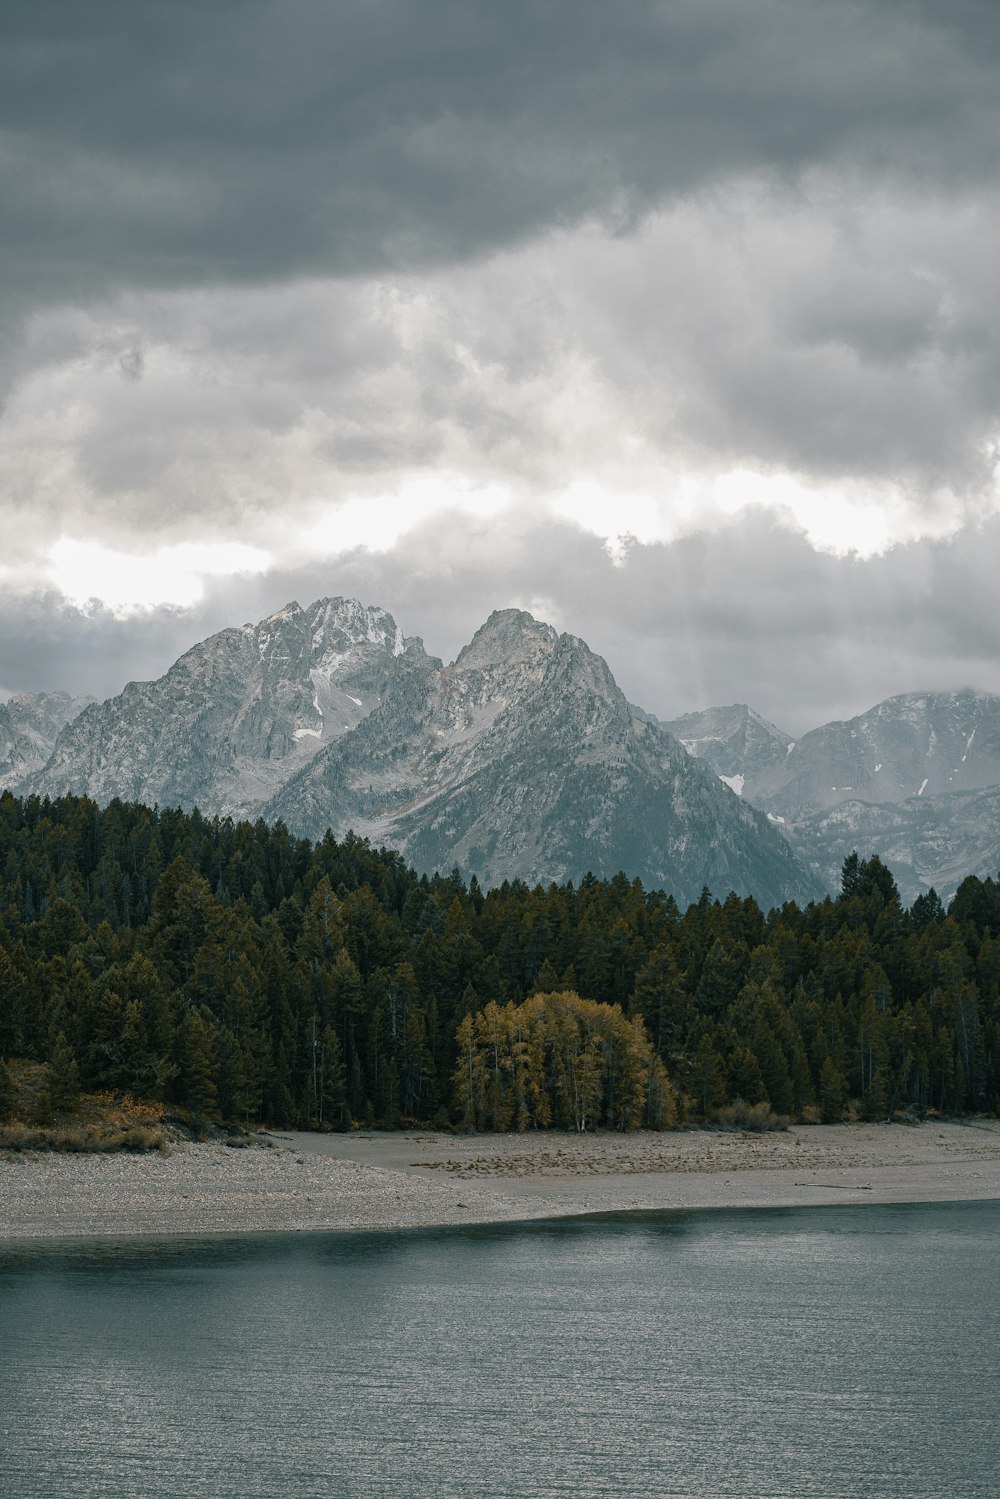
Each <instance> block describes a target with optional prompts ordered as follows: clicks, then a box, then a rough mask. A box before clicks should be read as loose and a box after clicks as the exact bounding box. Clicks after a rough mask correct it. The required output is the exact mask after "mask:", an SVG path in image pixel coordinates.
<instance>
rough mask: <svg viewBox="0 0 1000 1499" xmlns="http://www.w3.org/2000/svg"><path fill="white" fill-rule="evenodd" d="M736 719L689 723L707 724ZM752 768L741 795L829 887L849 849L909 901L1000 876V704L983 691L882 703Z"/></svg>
mask: <svg viewBox="0 0 1000 1499" xmlns="http://www.w3.org/2000/svg"><path fill="white" fill-rule="evenodd" d="M732 712H733V710H732V709H710V710H708V712H707V713H706V714H701V715H690V718H691V719H692V720H694V719H703V720H705V721H706V722H707V723H709V724H710V725H711V724H712V723H714V722H715V721H716V720H715V719H714V718H713V717H712V715H721V716H722V718H723V719H724V717H725V715H727V714H731V713H732ZM688 721H689V720H679V721H678V722H684V723H687V722H688ZM706 742H707V743H708V744H709V745H712V741H711V740H707V741H706ZM689 747H690V748H692V749H693V750H694V751H695V752H697V753H704V754H705V755H706V757H707V756H708V754H709V750H708V749H705V748H702V745H701V744H697V745H696V744H693V743H689ZM713 748H714V746H713ZM747 765H748V769H747V773H746V776H745V780H744V782H743V784H742V793H743V796H744V797H745V798H747V799H749V800H750V801H752V802H753V803H754V805H755V806H757V807H759V808H761V810H763V811H764V812H765V813H766V814H767V816H768V817H769V818H770V820H771V821H772V822H773V823H774V824H775V826H777V827H779V828H780V829H781V831H782V832H784V834H785V835H786V837H787V838H788V840H789V842H790V843H791V844H792V846H793V847H794V848H795V849H796V850H797V851H798V852H799V854H800V855H801V856H802V857H803V859H804V860H805V862H806V863H807V864H808V865H809V867H810V868H811V869H812V871H813V873H814V874H815V875H816V876H817V878H818V879H820V880H821V881H822V883H823V884H824V886H825V887H826V888H827V889H829V890H832V891H834V892H835V891H837V890H839V888H840V870H841V865H842V863H843V860H844V858H845V857H846V856H847V855H848V854H849V853H850V852H851V851H852V850H853V849H857V850H858V852H859V853H860V854H861V855H862V856H863V857H865V858H867V857H870V855H871V854H878V856H879V858H881V859H882V860H883V861H884V862H885V863H886V864H888V865H889V867H890V868H891V869H892V871H893V874H894V875H895V877H896V881H897V884H898V885H899V889H900V894H901V896H902V897H903V900H904V901H905V902H907V903H909V902H911V901H912V900H913V899H915V897H916V896H917V895H918V894H920V893H921V891H925V890H927V888H928V887H929V886H931V885H933V886H934V888H935V889H936V890H937V891H938V894H939V895H940V896H941V897H942V899H947V898H950V896H951V895H952V894H954V891H955V889H956V888H957V886H958V885H959V884H960V883H961V881H962V880H963V879H964V878H965V876H966V875H968V874H982V873H983V872H987V873H991V874H994V875H995V874H996V872H997V869H998V868H1000V821H998V817H997V812H998V810H1000V698H997V697H993V696H991V695H990V694H988V693H976V692H971V691H964V692H954V693H948V692H937V693H907V694H904V695H902V696H900V697H891V698H887V699H886V700H885V701H884V702H882V703H878V704H876V706H875V707H874V708H871V709H869V710H868V712H866V713H861V714H859V715H858V716H857V717H856V718H852V719H850V720H849V721H847V722H844V723H841V722H837V723H829V724H825V725H823V727H822V728H818V729H813V730H812V731H811V732H810V733H808V734H806V735H804V736H803V738H802V739H800V740H799V741H798V742H797V743H795V744H792V745H791V746H790V748H789V749H788V750H787V752H786V753H784V754H782V755H780V756H779V755H775V756H774V757H773V758H772V759H771V760H770V761H769V762H768V761H766V760H764V761H762V762H761V761H758V763H757V764H756V765H755V766H754V767H753V769H751V768H750V760H749V757H748V760H747Z"/></svg>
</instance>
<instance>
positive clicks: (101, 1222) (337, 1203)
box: [0, 1120, 1000, 1245]
mask: <svg viewBox="0 0 1000 1499" xmlns="http://www.w3.org/2000/svg"><path fill="white" fill-rule="evenodd" d="M975 1200H979V1201H984V1200H1000V1121H996V1120H974V1121H971V1122H969V1123H963V1124H955V1123H951V1122H949V1123H942V1122H940V1121H936V1120H933V1121H929V1122H926V1123H923V1124H918V1125H902V1124H838V1125H801V1126H797V1127H793V1128H791V1129H789V1130H788V1131H785V1132H780V1133H775V1134H768V1135H747V1134H725V1133H717V1132H714V1131H707V1130H697V1131H681V1132H675V1133H663V1134H650V1133H646V1132H639V1133H637V1134H634V1135H621V1134H598V1135H584V1136H578V1135H568V1134H563V1133H551V1134H550V1133H545V1134H544V1135H537V1134H536V1135H450V1134H437V1133H435V1132H433V1131H411V1132H407V1133H399V1134H396V1133H393V1134H388V1133H379V1132H367V1131H358V1132H353V1133H351V1134H348V1135H316V1134H305V1133H297V1132H290V1131H282V1132H276V1133H275V1134H272V1135H267V1136H261V1137H258V1140H257V1141H256V1142H255V1143H254V1144H252V1145H250V1146H248V1147H245V1148H233V1147H232V1146H230V1145H226V1144H216V1143H210V1144H192V1143H183V1144H177V1145H174V1146H172V1147H171V1149H170V1150H169V1152H167V1153H157V1152H154V1153H151V1154H148V1155H125V1154H116V1155H90V1156H87V1155H70V1156H64V1155H50V1154H46V1155H37V1156H19V1157H5V1158H2V1159H0V1241H5V1242H15V1241H16V1242H18V1243H20V1244H22V1245H23V1244H25V1243H26V1242H28V1241H41V1240H54V1239H81V1238H85V1239H101V1238H114V1239H124V1238H144V1237H157V1238H159V1237H193V1236H213V1237H218V1236H239V1235H242V1234H267V1233H303V1232H310V1231H341V1230H343V1231H351V1230H357V1231H366V1230H367V1231H371V1230H393V1229H403V1228H436V1227H452V1226H457V1225H458V1226H460V1225H463V1224H470V1225H472V1224H476V1225H487V1224H503V1223H511V1224H513V1223H529V1222H532V1221H537V1220H542V1219H559V1218H575V1217H587V1216H593V1215H598V1214H618V1213H642V1212H662V1211H671V1210H677V1211H685V1210H702V1209H710V1208H721V1209H738V1208H784V1207H795V1208H798V1207H808V1206H817V1207H820V1206H831V1205H834V1204H843V1203H859V1202H861V1203H864V1202H875V1203H904V1202H906V1203H919V1202H965V1201H975Z"/></svg>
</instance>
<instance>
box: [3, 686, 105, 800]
mask: <svg viewBox="0 0 1000 1499" xmlns="http://www.w3.org/2000/svg"><path fill="white" fill-rule="evenodd" d="M93 701H94V699H93V698H92V697H71V696H70V695H69V693H68V692H38V693H32V692H21V693H18V694H17V695H16V696H15V697H12V698H8V700H7V702H5V703H0V787H3V786H17V785H19V784H20V782H21V781H23V780H24V779H25V777H26V776H30V775H34V774H36V773H37V772H38V771H40V770H41V768H42V766H43V765H45V763H46V761H47V760H48V758H49V756H50V755H51V754H52V751H53V749H54V747H55V743H56V740H57V739H58V737H59V732H60V730H61V729H62V728H64V727H65V725H66V724H68V723H70V722H71V721H72V720H73V719H74V718H76V717H77V715H78V714H80V713H82V712H83V710H84V708H86V707H87V706H88V705H89V704H90V703H92V702H93Z"/></svg>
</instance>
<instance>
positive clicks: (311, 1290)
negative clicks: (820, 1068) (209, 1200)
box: [0, 1202, 1000, 1499]
mask: <svg viewBox="0 0 1000 1499" xmlns="http://www.w3.org/2000/svg"><path fill="white" fill-rule="evenodd" d="M998 1246H1000V1203H992V1202H987V1203H948V1204H933V1205H902V1206H898V1205H897V1206H889V1207H882V1206H875V1205H867V1206H862V1207H844V1208H811V1209H808V1210H797V1209H796V1210H792V1209H775V1210H767V1211H764V1210H755V1211H741V1212H702V1213H687V1214H684V1213H673V1214H666V1213H664V1214H650V1215H639V1216H632V1217H624V1216H619V1217H615V1218H608V1219H599V1220H563V1221H561V1222H558V1223H552V1222H549V1223H545V1224H538V1223H535V1224H529V1225H515V1226H511V1225H504V1226H502V1227H496V1228H476V1229H472V1228H463V1229H450V1230H434V1231H419V1232H416V1231H406V1232H397V1233H379V1234H354V1235H348V1234H315V1235H294V1236H279V1235H268V1236H261V1237H256V1238H244V1239H239V1240H236V1239H224V1240H223V1239H201V1240H198V1239H169V1240H128V1241H125V1240H117V1241H103V1242H97V1241H88V1242H86V1243H83V1242H76V1243H71V1242H66V1241H63V1242H60V1243H54V1242H50V1243H48V1244H46V1243H38V1244H33V1245H29V1244H26V1243H22V1244H7V1245H2V1244H0V1492H3V1493H4V1494H5V1495H6V1494H10V1495H11V1496H16V1499H62V1496H67V1499H68V1496H72V1499H90V1496H104V1495H107V1496H114V1499H135V1496H143V1499H152V1496H156V1499H168V1496H169V1499H173V1496H177V1499H193V1496H211V1499H248V1496H264V1495H267V1496H282V1499H313V1496H315V1499H320V1496H323V1499H327V1496H340V1495H344V1496H358V1499H372V1496H381V1495H393V1496H396V1499H400V1496H403V1499H406V1496H423V1495H426V1496H435V1499H437V1496H452V1495H454V1496H462V1499H478V1496H487V1495H488V1496H501V1499H520V1496H541V1495H567V1496H574V1499H589V1496H598V1495H600V1496H638V1495H642V1496H657V1499H667V1496H674V1495H677V1496H685V1499H694V1496H713V1499H715V1496H718V1499H722V1496H726V1499H729V1496H732V1499H765V1496H767V1499H778V1496H790V1499H807V1496H811V1495H822V1496H825V1499H833V1496H841V1495H843V1496H852V1499H854V1496H862V1495H871V1496H878V1499H896V1496H899V1499H919V1496H928V1499H931V1496H933V1499H971V1496H982V1499H995V1496H996V1495H997V1493H998V1490H1000V1479H998V1476H997V1475H998V1471H1000V1464H998V1460H1000V1434H998V1426H1000V1296H998V1291H1000V1248H998Z"/></svg>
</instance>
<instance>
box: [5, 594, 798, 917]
mask: <svg viewBox="0 0 1000 1499" xmlns="http://www.w3.org/2000/svg"><path fill="white" fill-rule="evenodd" d="M22 785H23V786H24V789H31V790H39V791H44V792H47V793H48V794H50V795H57V794H60V793H64V792H75V793H86V794H89V795H91V796H93V797H95V798H96V799H97V800H99V801H107V800H110V799H111V798H112V797H115V796H119V797H122V798H124V799H127V800H142V801H146V802H158V803H159V804H160V805H181V806H184V807H192V806H195V805H197V806H199V807H200V808H201V810H202V811H203V812H205V813H208V814H216V813H217V814H222V815H232V816H241V817H257V816H263V817H265V818H268V819H274V818H278V817H280V818H282V819H283V820H284V821H285V822H286V823H287V824H288V826H289V827H290V828H291V829H292V830H293V831H294V832H297V833H301V834H304V835H307V836H310V837H314V838H316V837H321V836H322V835H323V833H324V832H325V831H326V830H327V828H331V827H332V829H333V831H334V832H335V833H336V834H338V835H343V834H344V833H346V832H347V831H348V830H351V829H353V831H354V832H355V833H357V834H359V835H360V836H366V837H370V838H371V839H372V840H373V841H376V842H378V843H385V844H388V845H391V846H394V847H396V848H398V849H400V851H401V852H402V853H403V854H404V855H405V856H406V857H407V858H408V859H409V860H412V861H413V862H414V863H415V864H416V866H417V867H418V868H420V869H426V870H431V869H440V868H445V869H447V868H451V867H452V866H453V865H455V864H457V865H458V866H459V867H460V868H462V869H463V870H464V871H465V872H467V873H470V874H471V873H475V874H477V875H478V876H479V878H480V880H481V881H482V882H483V883H487V884H492V883H498V882H500V881H502V880H504V879H513V878H521V879H524V880H528V881H532V882H533V881H536V880H541V881H549V880H563V879H567V878H572V879H579V878H580V877H581V876H582V875H583V874H585V873H586V872H587V871H588V870H590V871H593V873H595V874H599V875H610V874H614V873H616V872H617V871H618V870H619V869H624V870H625V871H626V872H627V873H628V874H629V875H630V876H638V877H639V878H640V879H641V880H642V881H643V883H644V884H646V885H647V886H650V887H657V886H659V887H663V888H665V889H667V890H669V891H670V892H671V893H672V894H673V895H674V896H675V897H676V898H677V899H678V901H680V902H681V903H685V902H687V901H690V900H693V899H695V898H697V896H698V894H699V892H700V890H701V888H702V886H703V885H705V884H707V885H708V886H709V887H710V888H711V889H712V890H713V891H714V892H716V893H717V894H719V895H725V894H726V893H727V892H728V891H729V890H730V889H735V890H737V891H738V892H740V893H742V894H753V895H754V896H756V898H757V899H758V900H759V901H760V902H761V903H762V904H763V905H765V906H768V905H772V904H776V903H779V902H781V901H783V900H785V899H788V898H790V897H793V896H794V897H797V898H800V899H801V898H808V897H809V896H810V895H812V894H814V893H817V891H818V886H816V884H815V882H814V881H813V880H812V879H811V878H810V876H809V875H808V874H806V872H805V871H804V869H803V868H802V866H801V865H800V863H799V862H798V860H797V859H796V857H795V855H794V854H793V853H792V851H791V849H790V848H789V846H788V845H787V843H786V842H785V841H784V840H783V839H782V838H781V837H780V836H779V835H778V834H777V833H776V832H775V830H774V828H773V827H771V826H769V824H768V821H767V819H766V817H764V816H763V815H762V814H761V813H759V812H758V811H756V810H755V809H754V808H753V807H752V806H750V805H748V804H746V803H745V802H741V801H740V799H739V798H738V797H736V796H734V795H733V794H732V792H731V791H729V790H728V789H727V788H726V787H725V786H723V785H722V784H721V782H720V781H719V779H718V776H717V775H716V774H714V773H713V771H712V770H711V769H710V768H709V767H708V766H707V765H703V764H700V763H698V762H697V761H695V760H693V759H692V758H691V757H690V756H689V755H688V754H687V753H686V752H685V750H684V749H683V748H682V746H681V745H680V744H679V743H678V742H677V740H676V739H675V738H674V737H673V736H672V735H671V734H670V733H669V732H668V731H667V730H666V729H665V728H663V727H662V726H661V725H659V724H657V723H656V721H655V720H654V719H650V718H649V717H648V715H646V714H643V713H642V712H641V711H640V710H638V709H635V708H633V707H631V706H630V705H629V704H628V703H627V702H626V700H625V698H624V696H623V694H622V693H621V691H620V690H619V688H618V687H617V685H616V684H615V682H614V679H613V678H612V676H611V673H610V671H609V670H608V668H607V666H606V664H605V663H604V661H602V660H601V658H600V657H598V656H595V655H594V654H593V652H591V651H590V650H589V649H588V648H587V646H586V645H585V644H584V642H583V641H581V640H578V639H576V638H575V637H573V636H570V635H559V634H557V632H556V631H555V630H553V629H551V628H550V627H549V626H548V625H545V624H540V623H539V622H538V621H536V620H534V619H532V617H531V616H530V615H527V614H524V613H522V612H520V611H517V610H505V611H501V612H500V613H497V614H494V615H492V616H491V617H490V619H489V620H488V621H487V623H486V624H485V625H484V626H483V627H482V629H480V630H479V631H478V632H477V634H476V636H475V637H474V639H473V640H472V641H471V642H470V643H469V645H468V646H466V647H465V649H464V650H463V651H462V652H461V653H460V655H459V656H458V658H457V660H456V661H455V662H454V663H453V664H452V665H450V666H447V667H445V666H443V665H442V663H441V662H440V661H438V660H437V659H436V658H434V657H431V656H428V655H427V653H426V652H425V651H424V648H423V646H422V644H421V642H420V641H419V640H417V639H412V640H404V638H403V636H402V634H401V633H400V631H399V630H398V628H397V627H396V625H395V622H394V621H393V620H392V618H391V617H390V616H389V615H387V614H386V613H385V612H384V611H382V610H379V609H371V608H364V607H362V606H361V605H360V604H357V603H355V602H354V601H352V600H344V599H323V600H320V601H318V602H317V603H315V604H313V605H311V606H310V607H309V608H308V609H302V608H300V607H299V605H297V604H290V605H288V607H287V608H285V609H282V610H279V611H278V613H276V614H274V615H272V616H270V618H268V619H266V620H264V621H262V622H261V623H260V624H258V625H245V626H243V627H242V629H232V630H224V631H222V632H221V633H220V634H218V635H216V636H213V637H212V638H211V639H210V640H207V641H204V642H203V643H202V644H200V645H198V646H196V647H194V649H192V650H190V651H188V652H187V653H186V654H185V655H184V656H182V657H181V658H180V660H179V661H177V662H176V663H175V665H174V666H173V667H171V669H170V670H169V671H168V672H167V673H166V675H165V676H163V677H161V678H160V679H159V680H158V681H156V682H142V683H131V684H130V685H129V686H128V687H127V688H126V689H125V691H124V692H123V693H121V694H120V695H119V696H118V697H116V698H113V699H111V700H109V701H108V702H107V703H102V704H95V705H93V706H92V707H90V708H88V709H87V710H86V711H85V712H84V713H82V714H81V715H80V717H79V718H78V719H77V720H76V721H75V722H73V723H72V724H70V725H69V726H68V727H67V728H65V729H64V730H63V732H62V733H61V734H60V736H59V739H58V742H57V743H56V745H55V748H54V751H53V753H52V755H51V757H50V759H49V761H48V763H47V764H46V765H45V767H44V768H43V769H42V770H41V771H39V772H38V773H36V774H32V775H30V776H28V777H27V778H26V780H25V781H24V782H22Z"/></svg>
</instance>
